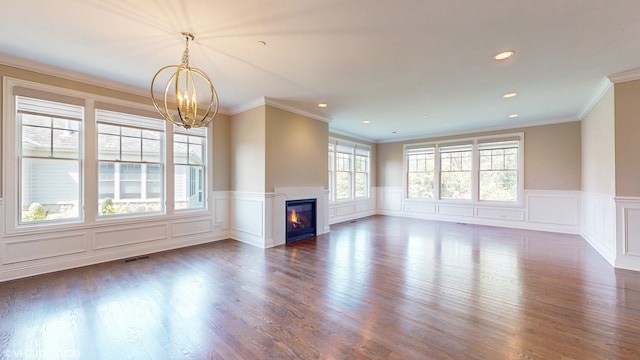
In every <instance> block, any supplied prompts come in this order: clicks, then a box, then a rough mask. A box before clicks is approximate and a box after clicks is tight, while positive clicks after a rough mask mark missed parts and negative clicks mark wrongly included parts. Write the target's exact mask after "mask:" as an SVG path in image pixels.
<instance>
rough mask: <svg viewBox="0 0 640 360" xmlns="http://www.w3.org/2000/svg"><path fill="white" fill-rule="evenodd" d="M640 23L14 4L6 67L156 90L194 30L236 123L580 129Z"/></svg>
mask: <svg viewBox="0 0 640 360" xmlns="http://www.w3.org/2000/svg"><path fill="white" fill-rule="evenodd" d="M639 13H640V2H639V1H631V0H611V1H602V0H553V1H551V0H539V1H518V0H485V1H476V0H459V1H450V0H397V1H371V0H350V1H344V0H340V1H336V0H305V1H300V0H271V1H261V0H218V1H206V0H181V1H179V0H120V1H118V0H56V1H55V2H54V1H50V0H3V1H1V2H0V14H2V21H1V22H0V53H1V55H0V62H5V63H8V62H7V61H8V60H5V61H3V59H13V62H14V63H15V62H16V61H15V59H16V58H18V59H25V60H28V61H27V62H31V63H34V62H35V63H41V64H44V65H47V66H48V68H51V69H56V68H61V69H64V70H70V71H73V73H77V74H83V75H89V76H91V77H96V78H98V79H104V80H106V81H105V84H107V83H108V84H118V86H122V88H127V89H136V90H135V91H137V92H138V93H143V94H146V93H147V91H148V90H147V89H148V88H149V85H150V82H151V79H152V77H153V75H154V74H155V72H156V71H157V70H158V69H159V68H161V67H163V66H166V65H170V64H178V63H179V62H180V60H181V56H182V51H183V50H184V40H183V39H182V38H181V37H180V33H181V32H182V31H189V32H192V33H193V34H194V35H195V37H196V38H195V41H194V42H193V43H191V44H190V51H191V53H190V59H191V66H194V67H197V68H200V69H202V70H203V71H204V72H205V73H207V74H208V75H209V76H210V77H211V79H212V80H213V82H214V84H215V86H216V89H217V91H218V93H219V97H220V104H221V108H222V112H223V113H227V114H235V113H237V112H240V111H243V110H247V109H249V108H251V107H252V106H255V105H257V104H259V103H265V101H266V102H267V103H272V104H276V105H278V106H280V107H282V108H285V109H290V110H295V111H297V112H299V113H302V114H307V115H310V116H313V117H314V118H318V119H324V120H326V121H329V127H330V130H331V131H334V132H338V133H343V134H351V135H356V136H357V137H360V138H363V139H368V140H372V141H377V142H385V141H394V140H400V139H408V138H420V137H430V136H438V135H443V134H451V133H461V132H470V131H477V130H482V129H491V128H507V127H517V126H524V125H534V124H541V123H553V122H562V121H571V120H578V119H579V118H580V116H581V115H583V113H584V111H585V110H588V108H589V105H590V103H591V102H592V100H593V99H592V98H593V97H594V94H597V92H598V91H599V89H600V88H602V87H603V84H605V83H604V82H603V81H606V80H605V79H606V77H607V76H608V75H611V74H615V73H620V72H624V71H629V70H632V69H636V68H638V67H640V21H638V14H639ZM260 42H264V43H266V46H264V45H262V44H261V43H260ZM506 49H511V50H513V51H515V55H514V56H513V57H512V58H510V59H507V60H503V61H496V60H494V59H493V56H494V55H495V54H496V53H498V52H499V51H502V50H506ZM17 62H18V63H20V61H17ZM27 62H26V63H27ZM18 65H19V64H18ZM98 83H100V82H98ZM510 92H517V93H518V96H516V97H513V98H509V99H505V98H503V94H505V93H510ZM265 99H266V100H265ZM321 102H324V103H327V104H328V106H327V107H326V108H324V109H322V108H319V107H318V106H317V104H318V103H321ZM510 114H519V117H517V118H509V117H508V115H510ZM364 120H368V121H370V123H369V124H363V121H364Z"/></svg>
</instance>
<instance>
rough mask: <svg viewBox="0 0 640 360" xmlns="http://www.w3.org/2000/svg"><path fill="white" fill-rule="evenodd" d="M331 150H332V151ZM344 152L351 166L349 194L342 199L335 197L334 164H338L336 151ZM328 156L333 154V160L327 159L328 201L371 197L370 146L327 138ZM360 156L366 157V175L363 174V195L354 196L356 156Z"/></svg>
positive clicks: (335, 173)
mask: <svg viewBox="0 0 640 360" xmlns="http://www.w3.org/2000/svg"><path fill="white" fill-rule="evenodd" d="M332 150H333V151H332ZM340 152H342V153H345V154H349V155H350V156H351V166H350V169H349V174H350V188H349V196H348V197H347V198H344V199H337V198H336V186H337V176H338V174H337V171H336V166H337V164H338V161H337V157H338V155H337V154H338V153H340ZM328 156H329V157H331V156H333V161H331V159H329V162H328V167H329V169H328V176H329V184H328V186H329V202H330V203H334V202H347V201H354V200H355V201H359V200H366V199H370V198H371V147H370V146H369V145H365V144H361V143H356V142H351V141H346V140H342V139H337V138H332V137H330V138H329V144H328ZM357 156H361V157H365V158H366V165H365V167H366V175H365V181H366V185H365V193H366V194H365V195H364V196H356V166H355V162H356V157H357Z"/></svg>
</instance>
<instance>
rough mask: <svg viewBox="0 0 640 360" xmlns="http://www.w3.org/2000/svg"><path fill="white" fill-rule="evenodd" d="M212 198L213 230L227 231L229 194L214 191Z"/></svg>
mask: <svg viewBox="0 0 640 360" xmlns="http://www.w3.org/2000/svg"><path fill="white" fill-rule="evenodd" d="M212 195H213V196H212V198H213V221H214V228H215V229H218V230H227V229H229V208H230V206H231V205H230V202H229V197H230V194H229V192H228V191H214V192H213V194H212Z"/></svg>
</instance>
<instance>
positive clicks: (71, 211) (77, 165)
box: [15, 91, 84, 224]
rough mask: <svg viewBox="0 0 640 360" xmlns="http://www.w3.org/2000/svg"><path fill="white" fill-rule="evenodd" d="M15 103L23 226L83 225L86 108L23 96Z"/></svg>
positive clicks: (21, 221)
mask: <svg viewBox="0 0 640 360" xmlns="http://www.w3.org/2000/svg"><path fill="white" fill-rule="evenodd" d="M18 92H20V91H18ZM15 101H16V125H17V127H18V129H19V131H20V136H19V140H18V144H17V151H18V158H19V167H20V172H19V175H18V176H19V177H20V179H19V180H18V183H19V184H20V187H19V192H20V196H19V198H20V203H19V209H20V213H21V215H20V218H19V223H21V224H25V223H34V222H44V221H52V220H59V221H60V220H72V219H80V218H81V214H80V209H81V208H82V204H81V196H80V194H81V191H82V168H81V161H82V156H81V139H82V121H83V117H84V107H82V106H79V105H72V104H67V103H62V102H54V101H48V100H42V99H37V98H31V97H27V96H20V95H17V96H15Z"/></svg>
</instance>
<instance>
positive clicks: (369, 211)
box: [328, 191, 377, 224]
mask: <svg viewBox="0 0 640 360" xmlns="http://www.w3.org/2000/svg"><path fill="white" fill-rule="evenodd" d="M376 198H377V192H376V191H371V196H370V197H369V198H368V199H362V200H347V201H335V202H332V203H329V214H328V216H329V224H337V223H341V222H345V221H351V220H355V219H359V218H363V217H367V216H372V215H375V214H376V213H377V209H376Z"/></svg>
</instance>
